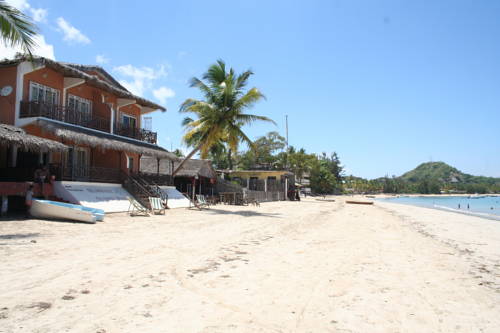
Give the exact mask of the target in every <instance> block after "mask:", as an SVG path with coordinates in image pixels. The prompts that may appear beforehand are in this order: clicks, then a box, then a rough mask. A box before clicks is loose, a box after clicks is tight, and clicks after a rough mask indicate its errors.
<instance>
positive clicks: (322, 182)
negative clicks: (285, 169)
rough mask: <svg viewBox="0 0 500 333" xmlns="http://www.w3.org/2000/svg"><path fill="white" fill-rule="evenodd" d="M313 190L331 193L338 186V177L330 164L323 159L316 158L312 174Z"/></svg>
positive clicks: (311, 183) (320, 192)
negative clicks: (330, 167) (333, 172)
mask: <svg viewBox="0 0 500 333" xmlns="http://www.w3.org/2000/svg"><path fill="white" fill-rule="evenodd" d="M310 185H311V191H313V192H314V193H319V194H331V193H334V192H335V189H336V187H337V179H336V178H335V176H334V175H333V174H332V172H331V171H330V169H329V167H328V164H327V163H326V162H325V161H322V160H316V162H315V163H314V166H313V167H312V169H311V175H310Z"/></svg>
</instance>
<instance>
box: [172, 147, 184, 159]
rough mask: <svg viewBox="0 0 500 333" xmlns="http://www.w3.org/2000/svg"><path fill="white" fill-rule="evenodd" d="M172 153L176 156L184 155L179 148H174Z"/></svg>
mask: <svg viewBox="0 0 500 333" xmlns="http://www.w3.org/2000/svg"><path fill="white" fill-rule="evenodd" d="M172 153H173V154H174V155H175V156H177V157H184V154H183V153H182V151H181V150H180V149H179V148H177V149H176V150H174V151H173V152H172Z"/></svg>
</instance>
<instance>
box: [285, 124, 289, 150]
mask: <svg viewBox="0 0 500 333" xmlns="http://www.w3.org/2000/svg"><path fill="white" fill-rule="evenodd" d="M285 128H286V152H287V153H288V115H285Z"/></svg>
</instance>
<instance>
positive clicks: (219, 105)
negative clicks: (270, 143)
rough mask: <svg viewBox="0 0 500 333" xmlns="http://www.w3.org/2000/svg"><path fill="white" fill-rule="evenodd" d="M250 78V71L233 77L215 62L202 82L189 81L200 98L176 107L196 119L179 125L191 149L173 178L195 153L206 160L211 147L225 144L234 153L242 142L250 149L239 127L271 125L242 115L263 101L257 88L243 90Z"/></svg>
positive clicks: (185, 120)
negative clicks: (259, 123)
mask: <svg viewBox="0 0 500 333" xmlns="http://www.w3.org/2000/svg"><path fill="white" fill-rule="evenodd" d="M251 75H253V72H252V71H245V72H243V73H241V74H236V73H235V71H234V69H232V68H231V69H229V70H227V69H226V64H225V63H224V62H223V61H222V60H218V61H217V63H215V64H213V65H211V66H210V67H209V68H208V70H207V72H206V73H205V74H203V76H202V79H198V78H196V77H194V78H192V79H191V82H190V84H191V87H194V88H198V89H199V90H200V91H201V93H202V94H203V97H204V98H203V99H202V100H196V99H193V98H188V99H186V100H185V101H184V102H183V103H182V104H181V106H180V109H179V112H181V113H192V114H194V115H195V116H196V118H191V117H186V118H185V119H184V120H183V122H182V124H183V126H184V128H185V130H186V133H185V134H184V137H183V140H184V142H185V143H186V144H187V145H188V146H191V147H193V148H194V149H193V151H192V152H191V153H189V154H188V156H186V158H185V159H184V161H183V162H181V163H180V165H179V166H178V167H177V169H176V170H175V171H174V175H175V174H176V173H177V172H178V170H180V169H181V168H182V165H183V164H184V163H185V161H186V160H187V159H189V158H191V157H192V156H193V155H194V154H195V153H196V152H197V151H198V150H199V151H200V155H201V158H207V157H208V154H209V153H210V150H211V148H212V147H214V146H215V145H218V144H223V145H226V146H227V149H228V150H231V151H237V148H238V144H239V143H240V142H242V141H244V142H246V143H248V144H249V145H250V146H252V145H253V143H252V141H251V140H250V139H249V138H248V137H247V135H246V134H245V133H244V132H243V130H242V128H243V126H245V125H249V124H252V123H254V122H255V121H267V122H272V123H274V121H272V120H271V119H269V118H267V117H264V116H259V115H254V114H248V113H245V111H246V110H247V109H249V108H251V107H252V106H253V105H254V104H255V103H257V102H259V101H260V100H262V99H264V95H263V94H262V93H261V92H260V91H259V90H258V89H257V88H250V89H248V90H246V86H247V84H248V79H249V78H250V76H251ZM229 162H231V160H229Z"/></svg>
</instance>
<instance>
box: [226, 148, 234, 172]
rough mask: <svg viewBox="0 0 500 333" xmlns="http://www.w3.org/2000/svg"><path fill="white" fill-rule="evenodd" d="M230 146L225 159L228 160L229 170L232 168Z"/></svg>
mask: <svg viewBox="0 0 500 333" xmlns="http://www.w3.org/2000/svg"><path fill="white" fill-rule="evenodd" d="M231 153H232V151H231V148H229V150H228V152H227V160H228V166H229V170H233V158H232V156H231Z"/></svg>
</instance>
